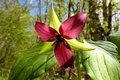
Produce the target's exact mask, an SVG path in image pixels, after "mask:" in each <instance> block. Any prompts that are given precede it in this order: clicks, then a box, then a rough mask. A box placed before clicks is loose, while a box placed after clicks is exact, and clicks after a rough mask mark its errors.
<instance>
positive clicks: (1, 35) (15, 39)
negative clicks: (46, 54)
mask: <svg viewBox="0 0 120 80" xmlns="http://www.w3.org/2000/svg"><path fill="white" fill-rule="evenodd" d="M16 4H18V3H16ZM32 20H33V18H32V17H31V16H30V14H29V10H28V9H23V8H22V6H20V5H19V4H18V5H14V4H8V3H6V4H4V5H2V7H1V9H0V74H1V76H4V77H5V75H4V74H2V73H3V72H5V73H7V72H9V69H10V67H11V64H12V63H13V61H14V60H15V56H17V54H18V52H20V51H22V50H24V49H25V48H28V47H30V46H31V45H32V44H33V41H34V39H35V38H34V36H35V34H34V32H33V31H31V30H30V29H31V28H30V27H31V26H30V23H31V22H32ZM6 76H7V74H6ZM0 80H3V79H1V78H0Z"/></svg>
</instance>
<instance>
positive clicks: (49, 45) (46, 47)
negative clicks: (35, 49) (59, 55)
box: [40, 42, 54, 54]
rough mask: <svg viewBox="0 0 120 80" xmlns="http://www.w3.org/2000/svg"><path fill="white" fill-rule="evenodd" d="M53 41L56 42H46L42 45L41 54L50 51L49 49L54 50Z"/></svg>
mask: <svg viewBox="0 0 120 80" xmlns="http://www.w3.org/2000/svg"><path fill="white" fill-rule="evenodd" d="M53 43H54V42H45V43H44V45H43V46H42V47H41V50H40V54H42V53H48V52H49V51H51V50H53Z"/></svg>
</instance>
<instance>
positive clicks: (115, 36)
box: [108, 31, 120, 56]
mask: <svg viewBox="0 0 120 80" xmlns="http://www.w3.org/2000/svg"><path fill="white" fill-rule="evenodd" d="M108 40H109V41H111V42H113V43H114V44H115V45H116V46H117V47H118V54H119V56H120V31H117V32H114V33H112V34H110V36H109V38H108Z"/></svg>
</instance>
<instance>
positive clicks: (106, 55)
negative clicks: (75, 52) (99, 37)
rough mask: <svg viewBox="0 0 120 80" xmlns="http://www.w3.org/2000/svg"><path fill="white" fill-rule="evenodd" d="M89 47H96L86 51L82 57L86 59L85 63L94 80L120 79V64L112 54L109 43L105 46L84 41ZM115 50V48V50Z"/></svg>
mask: <svg viewBox="0 0 120 80" xmlns="http://www.w3.org/2000/svg"><path fill="white" fill-rule="evenodd" d="M84 43H85V45H88V46H89V47H94V48H95V49H94V50H91V51H84V52H83V55H82V58H83V60H85V61H84V62H83V65H84V66H85V68H86V71H87V73H88V74H89V76H90V77H91V79H92V80H120V64H119V62H118V60H117V59H116V58H115V57H114V56H112V55H111V53H110V52H111V50H108V49H104V48H109V46H106V45H108V44H107V43H104V44H103V45H102V46H106V47H104V48H102V47H99V46H96V45H94V44H90V43H87V42H84ZM113 51H114V50H113Z"/></svg>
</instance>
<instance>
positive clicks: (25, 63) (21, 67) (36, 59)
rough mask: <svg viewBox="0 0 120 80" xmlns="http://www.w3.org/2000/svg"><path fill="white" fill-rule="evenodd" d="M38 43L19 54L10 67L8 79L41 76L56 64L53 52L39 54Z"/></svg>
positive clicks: (19, 79) (15, 79)
mask: <svg viewBox="0 0 120 80" xmlns="http://www.w3.org/2000/svg"><path fill="white" fill-rule="evenodd" d="M39 51H40V45H37V46H35V47H33V48H30V49H28V50H26V51H24V52H22V53H21V54H20V56H19V57H18V59H17V61H16V62H15V64H14V66H13V67H12V70H11V73H10V76H9V80H29V79H30V80H31V79H34V78H36V77H39V76H41V75H42V74H44V73H45V72H46V71H47V70H49V69H50V68H51V67H52V66H54V65H55V64H56V59H55V57H54V54H53V52H49V54H39Z"/></svg>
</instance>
